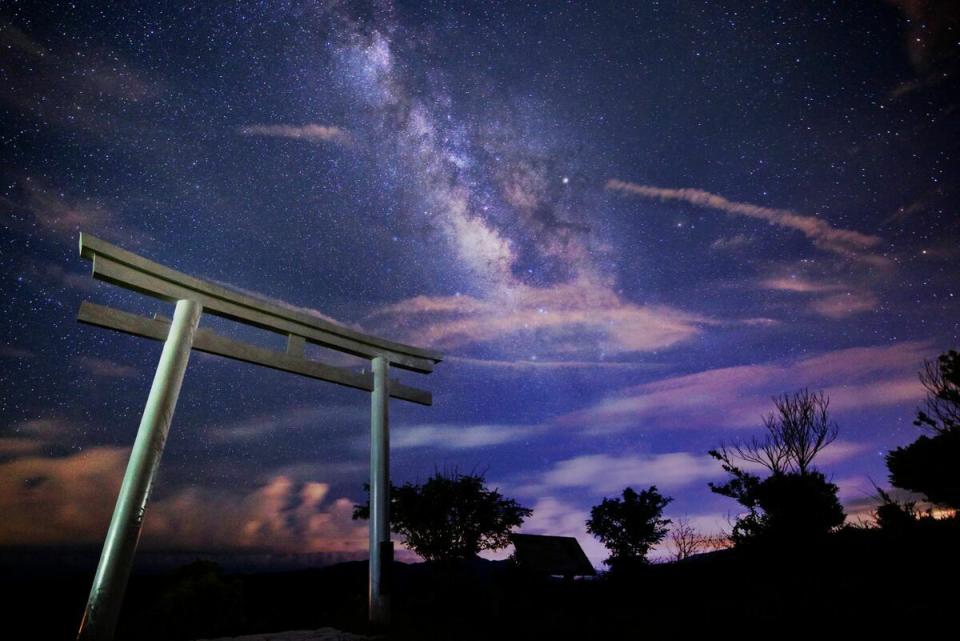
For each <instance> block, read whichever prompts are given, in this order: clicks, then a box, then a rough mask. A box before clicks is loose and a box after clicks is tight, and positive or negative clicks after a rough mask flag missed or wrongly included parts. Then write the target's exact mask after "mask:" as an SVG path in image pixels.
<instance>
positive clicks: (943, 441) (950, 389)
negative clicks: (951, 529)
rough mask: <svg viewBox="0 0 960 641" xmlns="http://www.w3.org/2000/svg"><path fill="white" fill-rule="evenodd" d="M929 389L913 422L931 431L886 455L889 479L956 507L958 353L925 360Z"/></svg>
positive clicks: (959, 492) (959, 483) (959, 493)
mask: <svg viewBox="0 0 960 641" xmlns="http://www.w3.org/2000/svg"><path fill="white" fill-rule="evenodd" d="M920 382H921V383H922V384H923V386H924V388H926V390H927V398H926V401H925V403H924V408H923V409H919V410H918V411H917V418H916V420H914V425H917V426H919V427H921V428H924V429H927V430H929V431H930V432H932V434H933V435H932V436H926V435H922V436H920V437H919V438H917V440H916V441H914V442H913V443H911V444H910V445H907V446H906V447H898V448H896V449H895V450H893V451H891V452H889V453H888V454H887V459H886V460H887V469H889V470H890V482H891V483H892V484H893V485H894V486H895V487H899V488H902V489H905V490H910V491H913V492H919V493H920V494H923V495H924V496H926V497H927V499H928V500H930V501H931V502H933V503H937V504H939V505H945V506H948V507H952V508H954V509H958V508H960V354H958V353H957V352H956V351H954V350H950V351H948V352H946V353H945V354H941V355H940V356H939V358H938V359H937V361H936V362H935V363H934V362H930V361H926V362H925V363H924V369H923V370H922V371H921V372H920Z"/></svg>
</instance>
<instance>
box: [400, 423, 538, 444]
mask: <svg viewBox="0 0 960 641" xmlns="http://www.w3.org/2000/svg"><path fill="white" fill-rule="evenodd" d="M544 429H545V428H543V427H537V426H530V425H495V424H494V425H461V424H455V423H449V424H436V425H413V426H410V427H399V428H397V429H396V430H395V431H394V432H393V434H392V435H391V437H390V447H392V448H394V449H404V448H414V447H439V448H443V449H450V450H466V449H473V448H478V447H490V446H493V445H502V444H504V443H510V442H515V441H519V440H524V439H529V438H533V437H536V436H538V435H539V434H541V433H542V432H543V431H544Z"/></svg>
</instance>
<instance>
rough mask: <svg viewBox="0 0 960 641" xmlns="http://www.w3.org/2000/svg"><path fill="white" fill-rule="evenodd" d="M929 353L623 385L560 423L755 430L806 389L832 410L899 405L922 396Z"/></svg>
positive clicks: (907, 347)
mask: <svg viewBox="0 0 960 641" xmlns="http://www.w3.org/2000/svg"><path fill="white" fill-rule="evenodd" d="M930 355H931V354H930V346H929V344H927V343H924V342H905V343H897V344H894V345H890V346H877V347H861V348H852V349H844V350H837V351H833V352H827V353H824V354H819V355H816V356H810V357H807V358H802V359H799V360H795V361H781V362H772V363H765V364H759V365H742V366H737V367H727V368H720V369H713V370H706V371H703V372H698V373H696V374H688V375H685V376H677V377H672V378H667V379H663V380H659V381H654V382H652V383H644V384H642V385H635V386H632V387H627V388H624V389H622V390H620V391H619V392H617V393H615V394H612V395H610V396H609V397H607V398H606V399H604V400H602V401H600V402H598V403H596V404H594V405H592V406H591V407H588V408H586V409H583V410H578V411H576V412H572V413H570V414H567V415H565V416H562V417H560V418H559V419H558V423H560V424H562V425H571V426H578V427H583V428H585V429H587V430H593V431H609V430H624V429H640V430H643V429H651V430H652V429H683V428H704V427H732V428H740V427H753V426H757V425H760V417H761V416H762V415H763V414H765V413H767V412H768V411H769V410H770V407H771V402H770V397H771V396H774V395H778V394H781V393H784V392H790V391H793V390H796V389H798V388H801V387H810V388H814V389H823V390H825V392H826V393H827V394H828V395H829V396H830V399H831V408H833V409H834V410H849V409H855V408H863V407H879V406H884V405H895V404H898V403H904V402H908V401H915V400H919V399H920V398H922V396H923V389H922V387H921V386H920V383H919V381H918V380H917V377H916V372H917V370H918V368H919V367H920V365H921V364H922V361H923V359H924V358H925V357H929V356H930Z"/></svg>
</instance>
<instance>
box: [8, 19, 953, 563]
mask: <svg viewBox="0 0 960 641" xmlns="http://www.w3.org/2000/svg"><path fill="white" fill-rule="evenodd" d="M958 29H960V22H958V17H957V11H956V9H955V8H952V7H951V3H950V2H948V1H934V0H930V1H923V0H891V1H882V0H862V1H860V0H855V1H845V2H823V1H819V0H804V1H803V2H800V1H796V2H794V1H789V2H778V3H762V2H758V3H751V2H725V1H718V2H709V3H693V2H689V3H680V2H652V1H651V2H643V3H639V2H638V3H630V2H621V3H617V2H613V3H592V2H589V3H588V2H579V3H578V2H566V3H562V2H543V3H534V2H506V3H493V2H477V3H458V2H436V1H425V2H420V1H418V2H396V3H391V2H375V3H367V2H307V1H301V0H288V1H280V0H275V1H264V2H255V3H254V2H237V3H199V2H196V3H190V2H185V3H162V2H161V3H156V2H150V3H145V2H143V3H141V2H123V3H108V2H98V3H77V4H68V3H60V2H4V3H3V4H2V5H0V114H2V120H0V216H2V217H0V223H2V226H0V234H2V236H0V242H2V252H0V286H2V292H3V296H2V300H3V315H2V324H0V513H2V514H3V515H4V517H3V519H2V522H0V547H13V546H23V545H41V546H48V547H50V548H62V547H65V546H70V545H76V544H96V543H97V542H99V541H101V540H102V537H103V535H104V533H105V531H106V527H107V523H108V520H109V515H110V512H111V510H112V505H113V500H114V498H115V495H116V491H117V488H118V487H119V482H120V478H121V476H122V472H123V469H124V466H125V464H126V457H127V455H128V452H129V447H130V445H131V444H132V442H133V439H134V436H135V433H136V429H137V424H138V422H139V417H140V412H141V411H142V409H143V403H144V401H145V399H146V394H147V391H148V389H149V385H150V381H151V378H152V375H153V369H154V367H155V365H156V361H157V358H158V356H159V353H160V345H159V344H158V343H155V342H151V341H147V340H144V339H139V338H135V337H130V336H126V335H121V334H117V333H114V332H109V331H107V330H103V329H97V328H92V327H86V326H81V325H79V324H77V323H76V321H75V318H76V312H77V309H78V308H79V305H80V302H81V301H82V300H91V301H93V302H97V303H101V304H108V305H111V306H114V307H118V308H121V309H125V310H129V311H133V312H137V313H141V314H152V313H155V312H159V313H163V314H165V315H167V316H169V315H171V314H172V306H171V305H169V304H167V303H163V302H160V301H156V300H154V299H150V298H148V297H145V296H141V295H138V294H135V293H132V292H128V291H125V290H122V289H120V288H117V287H115V286H111V285H108V284H104V283H100V282H97V281H94V280H93V278H92V277H91V276H90V274H89V263H86V262H85V261H82V260H81V259H80V257H79V255H78V252H77V240H78V235H79V231H80V230H83V231H85V232H89V233H91V234H93V235H96V236H99V237H102V238H104V239H106V240H109V241H111V242H114V243H116V244H118V245H120V246H122V247H124V248H127V249H130V250H132V251H134V252H137V253H139V254H141V255H144V256H146V257H148V258H151V259H154V260H156V261H158V262H161V263H163V264H166V265H168V266H170V267H173V268H175V269H178V270H181V271H183V272H186V273H189V274H192V275H196V276H199V277H202V278H206V279H209V280H212V281H216V282H219V283H224V284H229V285H230V286H232V287H234V288H236V289H239V290H242V291H250V292H258V293H259V294H261V295H263V296H266V297H269V298H272V299H279V300H283V301H287V302H288V303H290V304H292V305H295V306H299V307H304V308H309V309H313V310H317V311H318V312H320V313H322V314H323V315H325V316H327V317H331V318H334V319H336V320H337V321H338V322H341V323H344V324H347V325H349V326H351V327H355V328H359V329H362V330H363V331H367V332H371V333H376V334H378V335H381V336H384V337H386V338H390V339H393V340H398V341H402V342H407V343H410V344H414V345H419V346H423V347H429V348H433V349H436V350H439V351H441V352H442V353H443V354H444V355H445V360H444V362H442V363H440V364H439V365H438V367H437V368H436V371H435V372H434V373H433V374H431V375H429V376H423V375H418V374H415V373H411V372H400V378H401V379H402V380H403V381H404V382H406V383H409V384H412V385H416V386H418V387H423V388H427V389H430V390H432V391H433V394H434V406H433V407H429V408H427V407H420V406H415V405H411V404H408V403H403V402H400V401H393V402H392V404H391V428H392V447H393V449H392V475H393V480H394V481H395V482H404V481H417V480H421V481H422V480H425V479H426V478H427V477H428V476H430V475H431V474H432V473H433V472H434V471H436V470H459V471H460V472H464V473H471V472H482V473H483V474H485V476H486V478H487V481H488V482H489V484H490V485H491V486H495V487H498V488H499V489H500V490H501V492H503V493H504V494H505V495H507V496H510V497H513V498H516V499H517V500H518V501H520V502H521V503H522V504H524V505H526V506H528V507H531V508H533V509H534V514H533V516H532V517H531V518H530V519H529V520H528V521H527V523H526V524H525V526H524V529H523V531H525V532H528V533H544V534H560V535H570V536H577V537H578V538H579V539H580V540H581V543H582V545H583V546H584V548H585V550H586V551H587V553H588V555H589V556H590V558H591V559H592V560H593V561H594V562H596V563H599V562H600V560H602V559H603V558H604V557H605V556H606V554H605V552H604V550H603V549H602V548H601V547H600V546H599V544H598V543H597V542H596V541H593V540H592V539H591V538H590V537H589V536H588V535H587V534H586V533H585V531H584V520H585V519H586V518H587V516H588V515H589V510H590V506H592V505H595V504H597V503H599V502H600V500H601V499H602V498H603V497H605V496H614V495H617V494H619V493H620V492H621V491H622V490H623V488H624V487H626V486H628V485H630V486H633V487H634V488H644V487H647V486H649V485H653V484H655V485H657V487H658V488H659V489H660V490H661V491H662V492H663V493H664V494H666V495H668V496H671V497H673V499H674V500H673V502H672V503H671V504H670V505H669V506H668V508H667V510H666V515H667V516H668V517H672V518H674V519H676V518H678V517H684V518H687V519H689V521H690V522H691V523H692V524H693V525H694V526H695V527H697V528H699V529H701V530H702V531H704V532H717V531H720V530H721V529H723V528H725V527H728V526H729V519H730V518H732V517H734V516H735V515H736V508H737V505H736V504H735V503H734V502H733V501H731V500H729V499H726V498H723V497H719V496H716V495H713V494H711V493H710V491H709V489H708V487H707V483H708V482H709V481H720V480H722V479H723V478H724V474H723V472H722V470H721V469H720V467H719V465H718V464H717V463H716V462H715V461H713V460H712V459H710V458H709V457H708V455H707V450H709V449H711V448H713V447H716V446H717V445H718V444H719V443H720V442H721V441H731V440H734V439H737V438H744V437H749V436H752V435H755V434H759V430H760V428H761V416H762V415H763V414H764V413H766V412H768V411H769V410H771V409H772V407H773V404H772V401H771V397H772V396H773V395H777V394H781V393H784V392H793V391H796V390H799V389H801V388H803V387H809V388H811V389H816V390H824V391H825V393H827V394H828V395H829V397H830V399H831V411H832V416H833V418H834V419H835V420H836V421H837V423H838V425H839V438H838V440H837V441H836V442H835V443H834V444H832V445H831V446H830V447H829V448H827V450H825V451H824V452H823V454H822V455H821V457H820V459H819V464H820V468H821V469H822V470H823V471H824V472H825V473H827V475H828V476H829V477H830V478H831V479H832V480H833V481H834V482H835V483H837V485H838V486H839V488H840V496H841V499H842V501H843V502H844V504H845V506H846V507H847V511H848V514H849V515H850V517H851V519H854V520H855V519H856V518H862V517H863V516H865V515H866V514H867V513H868V512H869V507H870V504H871V501H872V499H871V495H872V494H874V491H873V485H872V484H873V482H876V483H878V484H879V485H881V486H883V485H885V484H886V471H885V467H884V464H883V455H884V453H885V452H886V451H887V450H888V449H890V448H892V447H895V446H897V445H902V444H906V443H908V442H910V441H912V440H913V439H914V438H915V437H916V436H917V434H918V432H917V428H915V427H914V426H913V425H912V419H913V417H914V415H915V411H916V407H917V405H918V403H919V402H920V401H921V400H922V398H923V390H922V388H921V386H920V384H919V382H918V380H917V375H916V374H917V370H918V369H919V368H920V367H921V365H922V363H923V361H924V359H927V358H932V357H935V356H936V355H937V354H938V353H940V352H943V351H945V350H947V349H949V348H951V347H956V346H957V344H958V333H960V323H958V319H960V314H958V312H960V296H958V293H960V292H958V290H957V266H958V259H960V245H958V241H960V225H958V220H960V218H958V212H957V209H958V204H960V193H958V189H957V185H960V165H958V162H957V154H958V151H960V150H958V142H960V139H958V136H957V132H958V117H957V116H958V114H957V106H958V100H957V95H960V94H958V92H957V86H956V85H957V75H956V72H957V67H958V59H960V55H958V45H957V43H958V35H960V33H958ZM201 326H203V327H209V328H212V329H215V330H216V331H218V332H219V333H222V334H225V335H228V336H232V337H235V338H239V339H242V340H246V341H248V342H252V343H255V344H257V345H261V346H265V347H271V348H274V349H278V350H279V349H283V345H284V339H283V337H281V336H278V335H272V334H269V333H266V332H263V331H260V330H254V329H251V328H246V327H242V326H239V325H237V324H234V323H230V322H227V321H224V320H222V319H217V318H213V317H209V316H204V318H203V320H202V321H201ZM311 350H312V351H310V350H308V355H309V356H310V357H311V358H316V359H319V360H323V361H325V362H329V363H334V364H338V365H343V366H347V367H358V366H360V365H362V363H361V362H360V361H359V359H355V358H353V357H345V356H343V355H338V354H335V353H332V352H328V351H326V350H323V349H321V348H319V347H315V348H311ZM368 413H369V400H368V396H367V394H365V393H363V392H360V391H357V390H351V389H345V388H340V387H337V386H334V385H330V384H326V383H322V382H319V381H315V380H309V379H302V378H298V377H295V376H292V375H290V374H284V373H280V372H274V371H270V370H265V369H262V368H258V367H255V366H253V365H247V364H242V363H236V362H233V361H228V360H224V359H219V358H217V357H213V356H207V355H203V354H198V353H195V354H194V355H193V357H192V359H191V362H190V366H189V368H188V370H187V374H186V379H185V382H184V387H183V392H182V394H181V397H180V402H179V405H178V408H177V413H176V416H175V418H174V422H173V426H172V429H171V433H170V438H169V441H168V444H167V449H166V452H165V454H164V459H163V463H162V466H161V473H160V477H159V481H158V484H157V486H156V489H155V491H154V494H153V497H152V502H151V504H150V506H149V509H148V513H147V519H146V525H145V530H144V537H143V540H142V543H141V545H142V547H143V548H144V549H155V550H161V549H163V550H188V551H193V550H217V551H221V552H226V553H237V554H241V553H252V552H270V553H276V554H284V555H300V554H303V555H313V556H312V557H311V558H314V559H320V560H323V559H326V560H336V559H343V558H353V557H363V556H365V553H366V545H367V543H366V525H365V523H363V522H354V521H352V520H351V519H350V512H351V506H352V505H353V503H355V502H358V501H361V500H363V499H364V496H365V495H364V493H363V490H362V484H363V482H364V480H365V476H366V474H367V461H368V454H367V452H368V446H369V425H368V421H369V418H368V416H369V414H368Z"/></svg>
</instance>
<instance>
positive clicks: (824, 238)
mask: <svg viewBox="0 0 960 641" xmlns="http://www.w3.org/2000/svg"><path fill="white" fill-rule="evenodd" d="M607 189H609V190H611V191H617V192H621V193H625V194H630V195H634V196H641V197H643V198H648V199H651V200H660V201H664V202H685V203H689V204H691V205H695V206H697V207H703V208H706V209H713V210H715V211H720V212H723V213H725V214H728V215H731V216H745V217H747V218H754V219H757V220H763V221H766V222H768V223H770V224H771V225H777V226H779V227H783V228H786V229H793V230H796V231H799V232H801V233H802V234H803V235H804V236H806V237H807V238H809V239H810V240H811V241H812V242H813V244H814V245H816V246H817V247H819V248H821V249H824V250H827V251H830V252H833V253H835V254H838V255H841V256H844V257H847V258H852V259H855V260H859V261H863V262H866V263H869V264H872V265H876V266H882V265H887V264H888V261H887V259H886V258H884V257H883V256H880V255H879V254H875V253H872V252H873V251H874V250H875V249H876V248H877V247H878V246H879V245H880V244H881V243H882V242H883V241H882V239H881V238H880V237H878V236H872V235H869V234H864V233H861V232H858V231H854V230H850V229H840V228H838V227H834V226H833V225H831V224H830V223H829V222H827V221H826V220H824V219H822V218H818V217H817V216H809V215H803V214H798V213H796V212H794V211H791V210H789V209H774V208H771V207H761V206H759V205H753V204H750V203H741V202H733V201H730V200H727V199H726V198H724V197H723V196H719V195H717V194H711V193H710V192H707V191H703V190H701V189H689V188H687V189H669V188H662V187H654V186H651V185H639V184H636V183H631V182H625V181H622V180H617V179H611V180H609V181H607Z"/></svg>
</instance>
